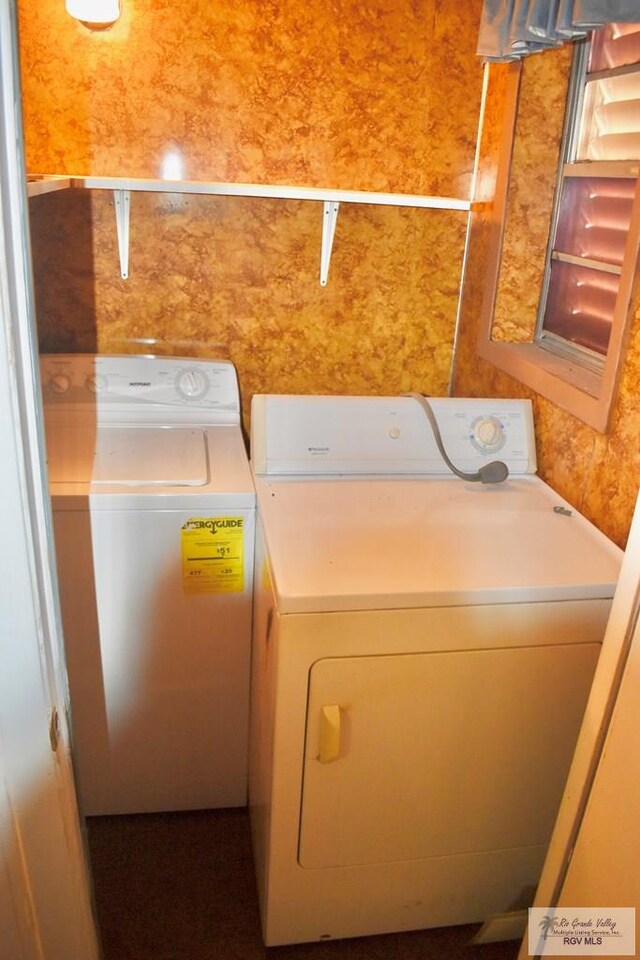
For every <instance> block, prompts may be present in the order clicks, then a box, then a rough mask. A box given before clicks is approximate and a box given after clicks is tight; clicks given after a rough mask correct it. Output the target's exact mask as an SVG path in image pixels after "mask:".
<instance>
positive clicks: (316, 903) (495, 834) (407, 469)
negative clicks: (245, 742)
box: [250, 396, 621, 945]
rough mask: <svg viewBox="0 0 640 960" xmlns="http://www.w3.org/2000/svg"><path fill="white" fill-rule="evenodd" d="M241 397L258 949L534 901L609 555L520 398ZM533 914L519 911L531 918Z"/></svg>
mask: <svg viewBox="0 0 640 960" xmlns="http://www.w3.org/2000/svg"><path fill="white" fill-rule="evenodd" d="M432 405H433V408H434V412H435V415H436V420H437V422H438V423H439V426H440V430H441V433H442V436H443V440H444V446H445V448H446V450H447V452H448V454H449V456H450V458H451V459H452V460H453V461H454V462H455V463H457V464H458V466H459V467H461V468H462V469H463V470H464V471H466V472H467V473H468V474H469V475H470V476H471V475H473V474H474V473H475V471H477V470H478V468H479V467H481V466H483V465H485V464H487V463H488V462H490V461H494V460H496V459H500V460H502V461H505V462H506V464H507V466H508V468H509V471H510V476H509V477H508V479H507V480H506V481H505V482H503V483H499V484H486V485H485V484H483V483H476V482H471V481H470V480H469V479H467V480H461V479H458V478H457V477H454V476H453V475H452V474H451V473H450V471H449V469H448V468H447V467H446V466H445V465H444V464H443V462H442V459H441V456H440V454H439V452H438V450H437V448H436V444H435V441H434V439H433V437H432V435H431V432H430V427H429V424H428V422H427V419H426V417H425V415H424V412H423V410H422V409H421V408H420V406H419V405H418V403H417V402H416V401H415V400H413V399H409V398H385V397H368V398H367V397H277V396H261V397H254V401H253V410H252V463H253V470H254V474H255V482H256V491H257V498H258V499H257V503H258V517H259V520H258V535H257V543H258V546H257V564H256V602H255V614H254V644H253V668H252V670H253V680H252V720H251V747H250V808H251V819H252V833H253V843H254V852H255V859H256V869H257V879H258V888H259V895H260V903H261V912H262V920H263V929H264V937H265V941H266V943H267V944H268V945H275V944H282V943H288V942H296V941H304V940H320V939H325V938H333V937H348V936H360V935H365V934H373V933H385V932H390V931H398V930H410V929H416V928H420V927H432V926H446V925H450V924H462V923H474V922H478V921H484V920H487V919H488V918H490V917H492V916H494V915H496V914H504V913H509V912H510V911H514V910H515V911H521V910H524V909H525V908H526V907H527V905H528V904H529V903H530V902H531V900H532V897H533V892H534V889H535V886H536V883H537V881H538V877H539V873H540V869H541V865H542V862H543V859H544V854H545V850H546V847H547V844H548V841H549V837H550V833H551V829H552V826H553V822H554V818H555V814H556V810H557V807H558V804H559V802H560V798H561V796H562V791H563V785H564V781H565V777H566V774H567V772H568V768H569V763H570V760H571V756H572V752H573V749H574V744H575V741H576V737H577V733H578V729H579V726H580V721H581V716H582V713H583V710H584V706H585V703H586V698H587V694H588V691H589V687H590V683H591V679H592V675H593V671H594V667H595V664H596V661H597V658H598V653H599V650H600V643H601V640H602V637H603V634H604V629H605V624H606V621H607V616H608V612H609V607H610V603H611V598H612V595H613V592H614V587H615V583H616V579H617V576H618V571H619V567H620V560H621V552H620V550H619V549H618V548H617V547H616V546H614V545H613V544H612V543H610V542H609V541H608V540H607V538H606V537H605V536H604V535H603V534H602V533H601V532H600V531H598V530H597V529H596V528H595V527H593V526H592V525H591V524H590V523H589V522H588V521H587V520H586V519H585V518H584V517H583V516H581V515H580V514H579V512H578V511H576V510H575V509H574V508H572V507H571V506H570V505H569V504H568V503H567V502H566V501H564V500H563V499H562V498H561V497H559V496H558V495H557V494H556V493H555V492H554V491H553V490H552V489H551V488H550V487H549V486H547V485H546V484H545V483H543V482H542V481H541V480H540V479H539V478H538V477H536V476H535V453H534V438H533V423H532V416H531V406H530V404H529V403H528V402H527V401H500V400H454V399H441V400H433V401H432ZM525 916H526V914H525Z"/></svg>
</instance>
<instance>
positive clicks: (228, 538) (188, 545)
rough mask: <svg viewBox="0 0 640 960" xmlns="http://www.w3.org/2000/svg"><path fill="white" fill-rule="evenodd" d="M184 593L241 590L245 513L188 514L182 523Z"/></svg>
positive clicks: (236, 591) (242, 582)
mask: <svg viewBox="0 0 640 960" xmlns="http://www.w3.org/2000/svg"><path fill="white" fill-rule="evenodd" d="M180 532H181V547H182V586H183V589H184V592H185V593H241V592H242V589H243V587H244V565H243V548H244V539H243V535H244V517H190V518H189V519H188V520H187V521H186V522H185V523H183V524H182V530H181V531H180Z"/></svg>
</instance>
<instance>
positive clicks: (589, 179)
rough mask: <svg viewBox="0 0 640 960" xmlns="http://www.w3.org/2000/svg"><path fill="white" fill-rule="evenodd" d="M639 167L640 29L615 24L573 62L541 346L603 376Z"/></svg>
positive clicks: (540, 322) (540, 328) (543, 302)
mask: <svg viewBox="0 0 640 960" xmlns="http://www.w3.org/2000/svg"><path fill="white" fill-rule="evenodd" d="M638 158H640V24H616V23H614V24H610V25H609V26H607V27H605V28H603V29H601V30H599V31H597V32H596V33H595V34H594V37H593V40H592V43H591V46H590V47H589V45H588V44H585V45H583V47H582V48H581V49H580V51H579V54H578V56H577V57H576V59H575V63H574V72H573V82H572V87H571V91H570V97H569V108H568V112H567V118H566V123H565V136H564V156H563V165H562V170H561V174H560V177H559V184H558V189H557V192H556V202H555V208H554V215H553V220H552V230H551V238H552V240H551V244H550V251H549V255H548V261H547V271H546V276H545V286H544V289H543V296H542V298H541V308H540V314H539V320H538V330H537V335H536V341H537V342H538V343H539V345H540V346H542V347H544V348H545V349H548V350H550V351H552V352H554V353H556V354H559V355H561V356H566V357H567V358H570V359H571V360H572V361H573V362H575V363H578V364H581V365H584V366H585V367H587V368H591V369H593V370H594V371H596V372H601V371H602V370H603V368H604V362H605V358H606V356H607V352H608V349H609V345H610V343H611V332H612V327H613V323H614V318H616V317H617V316H619V314H620V311H619V310H618V311H617V310H616V306H617V302H618V297H620V296H622V295H623V293H622V292H621V288H620V277H621V274H622V271H623V266H624V259H625V252H626V248H627V237H628V235H629V229H630V224H631V218H632V214H633V205H634V195H635V189H636V175H635V168H637V164H635V167H634V168H632V166H631V164H630V161H633V160H637V159H638Z"/></svg>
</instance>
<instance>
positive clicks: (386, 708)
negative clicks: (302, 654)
mask: <svg viewBox="0 0 640 960" xmlns="http://www.w3.org/2000/svg"><path fill="white" fill-rule="evenodd" d="M599 649H600V647H599V645H598V644H595V643H585V644H567V645H563V646H555V647H554V646H544V647H520V648H509V649H496V650H472V651H469V652H446V653H421V654H406V655H393V656H365V657H345V658H332V659H324V660H319V661H317V662H316V663H315V664H314V665H313V667H312V669H311V673H310V684H309V700H308V713H307V736H306V750H305V765H304V782H303V799H302V813H301V825H300V838H299V862H300V864H301V865H302V866H303V867H310V868H318V867H336V866H346V865H354V864H366V863H383V862H390V861H398V860H408V859H417V858H424V857H444V856H452V855H460V854H474V853H480V852H483V851H491V850H505V849H509V848H522V847H528V848H529V850H531V848H532V847H535V846H537V845H540V859H541V858H542V856H543V852H544V847H545V846H546V844H547V843H548V840H549V836H550V832H551V828H552V825H553V821H554V817H555V813H556V808H557V806H558V803H559V801H560V796H561V792H562V788H563V785H564V781H565V777H566V774H567V771H568V768H569V763H570V760H571V756H572V753H573V749H574V745H575V741H576V737H577V734H578V729H579V726H580V721H581V717H582V713H583V710H584V706H585V703H586V698H587V694H588V691H589V686H590V683H591V678H592V675H593V671H594V668H595V664H596V660H597V657H598V652H599ZM531 879H532V881H533V882H535V879H536V878H531Z"/></svg>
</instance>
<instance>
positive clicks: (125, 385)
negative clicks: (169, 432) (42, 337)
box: [40, 354, 240, 424]
mask: <svg viewBox="0 0 640 960" xmlns="http://www.w3.org/2000/svg"><path fill="white" fill-rule="evenodd" d="M40 375H41V379H42V392H43V399H44V404H45V410H47V412H50V411H52V410H63V409H64V408H69V407H71V408H73V409H74V410H76V411H77V410H78V409H79V408H82V407H84V408H86V409H87V410H89V411H91V412H92V413H93V415H94V416H96V415H97V417H98V419H99V420H101V421H102V420H104V421H105V422H110V423H127V422H132V421H135V420H136V419H138V418H139V417H140V416H141V415H142V416H143V418H144V421H145V423H154V422H158V423H166V422H172V423H175V422H189V423H194V422H195V423H209V424H211V423H213V424H219V423H234V424H235V423H238V422H239V419H240V395H239V389H238V379H237V376H236V371H235V368H234V366H233V364H232V363H230V362H229V361H225V360H200V359H197V358H192V357H152V356H112V355H92V354H47V355H44V356H42V357H41V358H40Z"/></svg>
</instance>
